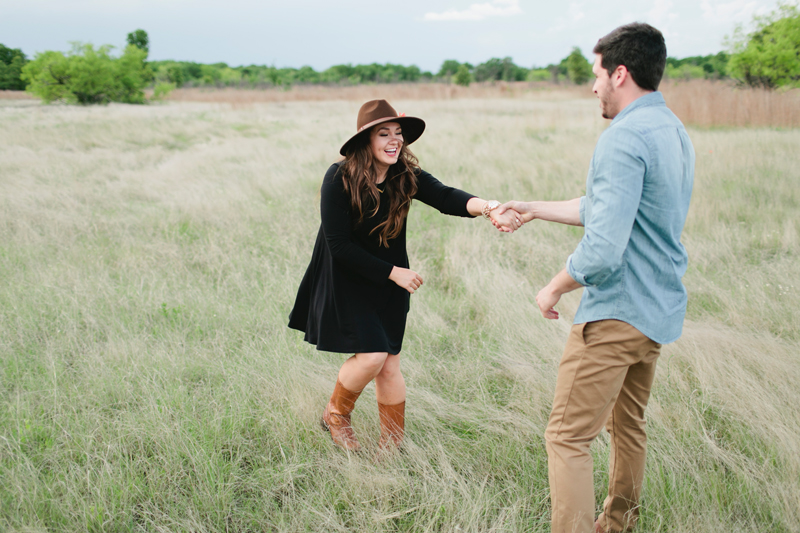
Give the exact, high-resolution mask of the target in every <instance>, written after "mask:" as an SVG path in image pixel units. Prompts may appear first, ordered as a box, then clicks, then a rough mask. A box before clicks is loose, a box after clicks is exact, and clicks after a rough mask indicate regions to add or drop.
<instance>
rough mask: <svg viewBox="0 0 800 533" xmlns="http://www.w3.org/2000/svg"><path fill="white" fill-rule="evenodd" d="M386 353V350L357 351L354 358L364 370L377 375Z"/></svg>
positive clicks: (384, 360)
mask: <svg viewBox="0 0 800 533" xmlns="http://www.w3.org/2000/svg"><path fill="white" fill-rule="evenodd" d="M388 355H389V354H387V353H386V352H373V353H359V354H356V360H357V361H358V364H359V365H360V366H361V367H362V368H363V369H364V371H366V372H369V373H371V374H372V375H374V376H377V375H378V373H380V371H381V370H382V369H383V367H384V363H386V357H387V356H388Z"/></svg>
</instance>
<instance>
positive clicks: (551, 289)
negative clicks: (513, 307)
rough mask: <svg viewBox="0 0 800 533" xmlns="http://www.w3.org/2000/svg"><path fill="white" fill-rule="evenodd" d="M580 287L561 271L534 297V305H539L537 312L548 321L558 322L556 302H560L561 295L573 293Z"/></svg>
mask: <svg viewBox="0 0 800 533" xmlns="http://www.w3.org/2000/svg"><path fill="white" fill-rule="evenodd" d="M581 287H582V285H581V284H580V283H578V282H577V281H575V280H574V279H572V276H570V275H569V274H568V273H567V270H566V269H563V270H561V272H559V273H558V274H556V275H555V277H554V278H553V279H551V280H550V283H548V284H547V286H546V287H545V288H544V289H542V290H540V291H539V294H537V295H536V303H537V304H538V305H539V311H541V312H542V316H543V317H545V318H549V319H550V320H558V311H556V310H555V309H554V307H555V306H556V304H557V303H558V301H559V300H561V295H562V294H566V293H568V292H571V291H574V290H575V289H580V288H581Z"/></svg>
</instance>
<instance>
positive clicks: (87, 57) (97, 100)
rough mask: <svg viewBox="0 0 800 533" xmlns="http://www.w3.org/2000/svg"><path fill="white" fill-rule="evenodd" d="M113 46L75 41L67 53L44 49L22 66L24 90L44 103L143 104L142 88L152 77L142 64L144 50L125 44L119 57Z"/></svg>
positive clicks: (145, 54) (144, 55) (144, 56)
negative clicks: (25, 83) (26, 85)
mask: <svg viewBox="0 0 800 533" xmlns="http://www.w3.org/2000/svg"><path fill="white" fill-rule="evenodd" d="M112 48H113V47H111V46H109V45H104V46H101V47H99V48H97V49H95V48H94V46H93V45H91V44H80V43H75V44H74V45H73V47H72V51H71V52H70V53H69V54H68V55H64V54H62V53H61V52H52V51H49V52H44V53H41V54H37V55H36V58H35V59H34V60H33V61H31V62H30V63H28V64H27V65H25V67H24V68H23V69H22V78H23V79H24V80H26V81H27V82H28V83H29V85H28V88H27V90H28V91H29V92H31V93H33V94H35V95H36V96H38V97H39V98H41V99H42V101H44V102H45V103H51V102H55V101H59V100H61V101H64V102H68V103H79V104H106V103H108V102H125V103H131V104H141V103H144V87H145V85H147V83H148V82H149V81H150V80H151V79H152V73H151V71H150V69H149V68H148V67H147V65H146V64H145V62H144V60H145V58H146V57H147V52H145V51H144V50H142V49H140V48H138V47H136V46H133V45H128V47H127V48H125V52H124V53H123V54H122V56H120V57H119V58H114V57H112V56H111V55H110V51H111V49H112Z"/></svg>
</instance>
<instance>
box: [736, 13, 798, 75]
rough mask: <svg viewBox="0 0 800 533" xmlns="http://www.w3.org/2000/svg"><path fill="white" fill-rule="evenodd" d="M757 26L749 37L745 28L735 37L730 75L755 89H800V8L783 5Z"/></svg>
mask: <svg viewBox="0 0 800 533" xmlns="http://www.w3.org/2000/svg"><path fill="white" fill-rule="evenodd" d="M755 23H756V30H755V31H754V32H752V33H750V34H749V35H747V37H744V36H743V33H742V30H741V27H740V28H737V30H736V33H735V34H734V37H733V42H732V48H733V53H732V55H731V58H730V62H729V63H728V70H729V72H730V75H731V76H732V77H734V78H737V79H738V80H740V81H741V82H743V83H745V84H747V85H750V86H753V87H766V88H768V89H775V88H778V87H800V8H798V7H797V6H793V5H783V6H781V7H780V8H778V10H776V11H774V12H773V13H772V14H770V15H768V16H766V17H760V18H759V17H757V18H756V19H755Z"/></svg>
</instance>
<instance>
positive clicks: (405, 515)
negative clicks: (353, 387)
mask: <svg viewBox="0 0 800 533" xmlns="http://www.w3.org/2000/svg"><path fill="white" fill-rule="evenodd" d="M375 90H380V88H377V89H375ZM668 102H669V100H668ZM360 103H361V102H360V101H355V100H336V101H305V102H302V101H284V102H264V103H259V102H252V101H251V102H247V103H246V105H239V104H231V103H226V102H217V103H213V102H211V103H208V102H206V103H197V102H170V103H167V104H163V105H152V106H139V107H137V106H123V105H110V106H107V107H92V108H82V107H68V106H51V107H42V106H39V105H38V104H36V103H34V102H31V101H26V100H15V101H10V100H9V101H6V100H4V101H0V205H2V209H0V530H3V531H9V532H14V531H16V532H43V531H76V532H77V531H114V532H122V531H153V532H156V531H193V532H217V531H231V532H234V531H235V532H244V531H253V532H255V531H281V532H283V531H285V532H295V531H320V532H323V531H324V532H330V531H383V532H395V531H408V532H419V531H441V532H456V531H497V532H500V531H503V532H547V531H549V501H548V487H547V466H546V453H545V448H544V441H543V432H544V425H545V422H546V419H547V415H548V413H549V409H550V402H551V399H552V393H553V387H554V384H555V374H556V368H557V364H558V360H559V357H560V354H561V350H562V348H563V343H564V341H565V339H566V334H567V331H568V329H569V325H570V322H571V317H572V316H573V315H574V312H575V310H576V308H577V305H578V301H579V294H577V293H574V294H570V295H568V297H566V298H565V299H564V300H563V301H562V303H561V304H560V311H561V312H562V319H561V320H559V321H546V320H544V319H543V318H541V316H540V315H539V314H538V311H537V308H536V305H535V302H534V297H535V295H536V293H537V291H538V289H539V288H540V287H541V286H542V285H543V284H544V283H546V282H547V281H548V280H549V278H550V277H551V276H552V275H553V274H554V273H555V272H556V271H557V270H558V269H559V268H561V266H562V265H563V261H564V260H565V258H566V257H567V255H568V254H569V253H570V252H571V251H572V250H573V249H574V247H575V246H576V244H577V243H578V241H579V239H580V237H581V235H582V231H581V230H580V229H579V228H569V227H560V226H555V225H547V224H544V223H542V224H538V223H533V224H531V225H529V226H526V227H524V228H522V229H521V230H520V231H519V232H517V233H515V234H513V235H500V234H498V233H497V232H495V231H494V230H493V229H492V228H491V226H490V225H489V224H488V223H487V222H486V221H484V220H482V219H476V220H463V219H457V218H452V217H445V216H442V215H440V214H439V213H438V212H436V211H434V210H432V209H430V208H428V207H427V206H424V205H421V204H415V206H414V207H413V208H412V210H411V215H410V220H409V244H410V250H409V252H410V256H411V262H412V268H415V269H416V270H417V271H419V272H420V273H421V274H422V275H423V276H424V278H425V285H424V287H423V289H422V290H420V291H419V292H418V293H417V294H416V295H414V297H413V298H412V311H411V314H410V317H409V325H408V332H407V336H406V342H405V344H404V353H403V369H404V373H405V375H406V379H407V383H408V387H409V396H408V407H407V421H408V422H407V431H408V434H407V440H406V449H405V453H403V454H402V455H401V456H399V457H396V458H395V459H393V460H390V461H388V462H385V463H380V464H376V463H375V462H374V461H373V452H374V451H375V443H376V440H377V436H378V435H377V434H378V427H377V426H378V424H377V408H376V405H375V400H374V389H373V388H372V387H368V388H367V390H366V391H365V393H364V394H363V395H362V397H361V399H360V400H359V403H358V405H357V408H356V411H355V413H354V417H353V420H354V425H355V428H356V430H357V432H358V433H359V435H360V436H361V440H362V443H364V444H365V448H366V453H364V454H362V455H359V456H348V455H346V454H344V453H342V452H341V451H339V450H338V449H335V448H334V447H333V445H332V444H331V441H330V437H329V436H328V435H327V434H326V433H323V432H321V431H320V430H319V427H318V418H319V415H320V413H321V410H322V408H323V406H324V404H325V402H326V401H327V399H328V396H329V394H330V391H331V389H332V386H333V383H334V380H335V375H336V371H337V368H338V367H339V365H340V364H341V362H342V361H343V356H341V355H337V354H328V353H322V352H317V351H315V350H314V348H313V347H311V346H309V345H307V344H305V343H303V341H302V339H301V334H299V333H298V332H295V331H291V330H288V329H287V328H286V326H285V324H286V322H287V315H288V313H289V310H290V308H291V305H292V303H293V298H294V291H295V290H296V288H297V286H298V284H299V282H300V279H301V277H302V274H303V272H304V270H305V268H306V266H307V262H308V260H309V258H310V255H311V247H312V244H313V240H314V237H315V235H316V231H317V228H318V225H319V213H318V190H319V185H320V182H321V179H322V175H323V174H324V172H325V170H326V168H327V167H328V165H329V164H330V163H331V162H332V161H333V160H334V159H335V158H336V154H337V153H338V147H339V145H340V144H341V142H342V141H343V139H345V138H346V137H347V136H348V135H349V134H350V132H351V130H352V128H353V126H354V125H355V116H356V112H357V110H358V107H359V105H360ZM393 103H394V104H395V105H396V107H397V108H398V110H399V111H403V112H406V113H408V114H410V115H417V116H421V117H423V118H424V119H425V120H426V122H427V124H428V130H427V131H426V133H425V135H424V136H423V137H422V139H421V140H420V141H419V142H418V143H417V144H415V145H414V148H415V152H416V153H417V155H418V156H419V158H420V161H421V163H422V166H423V168H425V169H426V170H428V171H430V172H431V173H433V174H434V175H435V176H437V177H439V178H440V179H442V180H443V181H444V182H446V183H448V184H451V185H456V186H459V187H462V188H464V189H466V190H468V191H470V192H473V193H475V194H479V195H480V196H482V197H484V198H496V199H499V200H507V199H512V198H516V199H567V198H572V197H575V196H577V195H579V194H581V193H582V191H583V188H584V180H585V176H586V171H587V167H588V162H589V159H590V158H591V155H592V150H593V148H594V144H595V142H596V140H597V137H598V135H599V134H600V132H601V131H602V130H603V128H605V126H606V121H604V120H603V119H602V118H600V116H599V112H598V106H597V102H596V100H594V99H591V98H582V97H578V96H575V95H572V96H570V95H566V96H565V95H558V94H554V95H553V96H552V97H548V96H547V95H539V96H536V97H532V96H530V97H528V96H525V95H521V96H518V97H515V98H481V99H470V98H450V99H440V100H427V99H426V100H396V101H394V102H393ZM690 135H691V137H692V139H693V142H694V145H695V148H696V151H697V174H696V182H695V183H696V184H695V193H694V196H693V199H692V208H691V212H690V216H689V220H688V222H687V226H686V230H685V233H684V243H685V245H686V247H687V249H688V250H689V254H690V267H689V271H688V273H687V275H686V277H685V278H684V282H685V284H686V286H687V288H688V289H689V293H690V301H689V311H688V316H687V320H686V324H685V330H684V335H683V337H682V338H681V340H680V341H678V342H676V343H674V344H670V345H668V346H665V347H664V349H663V352H662V356H661V358H660V361H659V368H658V373H657V377H656V384H655V386H654V391H653V396H652V399H651V402H650V406H649V408H648V415H649V419H648V420H649V424H648V427H649V437H650V439H649V443H650V453H649V458H648V467H647V468H648V469H647V474H646V481H645V488H644V498H643V501H642V506H643V507H642V520H641V523H640V529H639V531H642V532H692V533H698V532H699V533H705V532H720V531H759V532H798V531H800V439H798V435H800V387H799V386H798V383H800V357H799V352H800V350H798V348H800V261H799V260H798V259H799V258H798V254H799V252H800V216H798V215H800V209H798V207H799V206H800V192H798V187H797V185H798V183H800V170H798V168H797V153H798V151H800V130H798V129H767V128H762V129H736V128H730V127H725V128H720V127H717V128H705V129H698V128H691V129H690ZM593 450H594V454H595V465H596V472H597V475H596V477H595V485H596V494H597V496H598V504H599V503H600V502H601V501H602V500H601V498H602V494H603V487H604V486H605V484H606V480H607V475H606V471H605V464H606V459H607V438H606V437H605V434H603V435H601V437H600V438H599V439H598V441H597V442H596V444H595V446H594V448H593Z"/></svg>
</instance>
